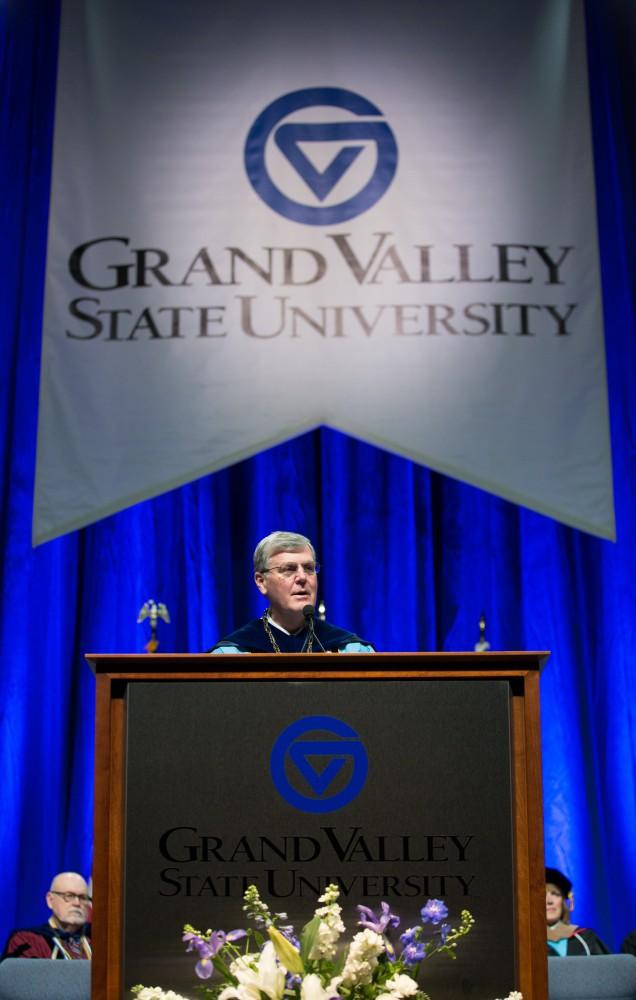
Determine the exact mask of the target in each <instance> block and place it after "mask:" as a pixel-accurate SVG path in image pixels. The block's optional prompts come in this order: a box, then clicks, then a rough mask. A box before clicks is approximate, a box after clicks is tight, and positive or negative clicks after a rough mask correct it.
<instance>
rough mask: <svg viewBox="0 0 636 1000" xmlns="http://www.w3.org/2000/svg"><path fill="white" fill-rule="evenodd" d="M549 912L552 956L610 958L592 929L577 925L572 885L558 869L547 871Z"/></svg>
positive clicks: (550, 953)
mask: <svg viewBox="0 0 636 1000" xmlns="http://www.w3.org/2000/svg"><path fill="white" fill-rule="evenodd" d="M545 909H546V917H547V921H548V955H551V956H553V957H554V956H555V955H561V956H568V955H609V954H610V951H609V948H607V947H606V946H605V945H604V944H603V942H602V941H601V939H600V938H599V937H598V935H597V934H595V933H594V931H592V930H590V929H589V927H579V926H578V925H577V924H573V923H572V920H571V913H572V910H573V909H574V899H573V896H572V883H571V882H570V880H569V878H566V876H565V875H563V873H562V872H560V871H559V870H558V868H546V870H545Z"/></svg>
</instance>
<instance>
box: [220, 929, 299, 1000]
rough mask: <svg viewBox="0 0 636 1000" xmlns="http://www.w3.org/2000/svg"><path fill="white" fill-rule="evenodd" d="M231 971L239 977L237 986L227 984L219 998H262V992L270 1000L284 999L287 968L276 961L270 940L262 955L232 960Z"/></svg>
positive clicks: (226, 999) (221, 999) (244, 999)
mask: <svg viewBox="0 0 636 1000" xmlns="http://www.w3.org/2000/svg"><path fill="white" fill-rule="evenodd" d="M230 968H231V971H232V974H233V975H234V976H236V978H237V979H238V985H237V986H226V987H225V989H224V990H221V992H220V993H219V998H218V1000H231V998H233V997H236V998H237V1000H261V993H264V994H265V995H266V996H268V997H269V1000H282V996H283V990H284V989H285V970H284V969H283V968H282V966H280V965H278V963H277V961H276V952H275V950H274V945H273V944H272V942H271V941H268V942H267V944H266V945H265V947H264V948H263V950H262V952H261V953H260V955H244V956H242V957H241V958H237V959H236V961H235V962H232V965H231V967H230Z"/></svg>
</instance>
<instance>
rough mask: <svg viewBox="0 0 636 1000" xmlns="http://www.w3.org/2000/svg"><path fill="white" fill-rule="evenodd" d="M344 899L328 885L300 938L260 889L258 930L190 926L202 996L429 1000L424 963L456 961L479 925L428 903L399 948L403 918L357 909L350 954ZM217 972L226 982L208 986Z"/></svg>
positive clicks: (251, 894)
mask: <svg viewBox="0 0 636 1000" xmlns="http://www.w3.org/2000/svg"><path fill="white" fill-rule="evenodd" d="M338 897H339V890H338V887H337V886H336V885H329V886H328V887H327V889H326V890H325V892H324V893H323V895H322V896H320V897H319V899H318V902H319V904H321V905H320V906H318V907H317V909H316V911H315V913H314V916H313V918H312V919H311V920H310V921H309V923H308V924H306V925H305V926H304V927H303V929H302V930H301V932H300V935H299V936H298V937H297V936H296V933H295V930H294V928H293V927H292V926H291V925H289V924H286V923H285V921H286V920H287V914H285V913H271V912H270V910H269V908H268V906H267V905H266V904H265V903H264V902H263V901H262V900H261V898H260V895H259V892H258V889H257V888H256V886H254V885H251V886H249V888H248V889H247V891H246V892H245V896H244V904H245V905H244V906H243V910H244V912H245V913H246V915H247V917H248V918H249V919H250V920H251V921H252V922H253V923H254V925H255V926H254V927H248V928H247V929H246V930H242V929H241V930H233V931H228V932H225V931H212V930H208V931H206V932H205V933H202V932H201V931H198V930H195V928H194V927H191V926H190V925H189V924H186V926H185V928H184V932H183V941H184V943H185V944H186V950H187V951H189V952H195V953H196V955H197V962H196V965H195V969H194V971H195V973H196V975H197V976H198V977H199V979H201V980H202V981H205V982H206V985H201V986H199V987H197V993H198V994H199V995H201V996H202V997H203V998H204V1000H430V997H429V996H428V994H426V993H424V992H423V990H422V989H421V987H420V985H419V983H418V975H419V972H420V965H421V963H422V962H423V961H424V960H425V959H429V958H431V957H432V956H433V955H435V954H445V955H447V956H448V957H449V958H455V957H456V955H455V952H456V949H457V945H458V944H459V942H460V940H461V939H462V938H463V937H465V935H466V934H468V933H469V932H470V930H471V928H472V926H473V924H474V920H473V917H472V916H471V915H470V913H469V912H468V910H462V912H461V919H460V923H459V925H458V926H457V927H455V928H454V927H452V926H451V924H450V923H447V922H446V918H447V917H448V909H447V907H446V905H445V904H444V903H443V902H442V901H441V900H439V899H429V900H428V902H427V903H426V904H425V906H423V907H422V909H421V911H420V916H421V923H420V924H418V925H417V926H415V927H409V928H407V929H406V930H405V931H404V932H403V933H402V934H401V935H400V937H399V944H397V945H394V944H393V943H392V941H391V939H390V937H389V933H390V931H392V930H395V929H397V927H398V926H399V924H400V918H399V917H398V916H397V915H396V914H395V913H392V912H391V910H390V907H389V904H388V903H385V902H383V903H382V904H381V906H380V911H379V913H375V912H374V911H373V910H371V909H369V907H367V906H358V907H357V909H358V913H359V915H360V919H359V920H358V925H359V926H360V927H361V928H362V929H361V930H360V931H358V932H357V933H356V934H354V935H353V938H352V940H351V943H350V944H349V946H348V947H345V948H344V949H343V948H339V944H340V937H341V935H342V934H343V933H344V930H345V926H344V924H343V922H342V910H341V907H340V905H339V903H338ZM239 942H240V944H239ZM214 972H216V973H217V974H218V977H219V981H218V982H216V983H215V984H214V985H212V984H210V985H207V981H208V980H210V979H211V978H212V976H213V973H214ZM132 992H133V994H135V996H136V998H137V1000H186V998H185V997H181V996H179V995H178V994H176V993H173V992H172V991H171V990H170V991H168V992H163V991H162V990H161V989H160V988H159V987H147V986H135V987H134V988H133V990H132ZM506 1000H522V996H521V993H516V992H514V993H510V994H509V996H508V997H507V998H506Z"/></svg>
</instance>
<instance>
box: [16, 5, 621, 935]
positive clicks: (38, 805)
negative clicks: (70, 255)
mask: <svg viewBox="0 0 636 1000" xmlns="http://www.w3.org/2000/svg"><path fill="white" fill-rule="evenodd" d="M586 13H587V19H588V37H589V62H590V79H591V103H592V116H593V129H594V143H595V159H596V171H597V182H598V184H597V186H598V212H599V231H600V240H601V256H602V273H603V286H604V299H605V306H604V308H605V321H606V334H607V336H606V341H607V362H608V377H609V386H610V405H611V425H612V440H613V450H614V472H615V488H616V508H617V510H616V513H617V523H618V542H617V543H616V544H612V543H609V542H603V541H600V540H598V539H594V538H591V537H589V536H587V535H584V534H582V533H580V532H577V531H574V530H572V529H568V528H565V527H563V526H561V525H559V524H556V523H554V522H552V521H551V520H549V519H547V518H544V517H541V516H539V515H536V514H533V513H530V512H528V511H526V510H522V509H519V508H517V507H515V506H514V505H512V504H509V503H506V502H504V501H501V500H498V499H496V498H493V497H491V496H489V495H487V494H485V493H483V492H481V491H479V490H477V489H474V488H471V487H468V486H464V485H462V484H460V483H458V482H455V481H453V480H451V479H448V478H445V477H442V476H439V475H436V474H431V473H430V472H428V471H427V470H426V469H423V468H421V467H418V466H416V465H413V464H412V463H410V462H408V461H406V460H404V459H401V458H397V457H395V456H392V455H388V454H386V453H383V452H381V451H379V450H377V449H375V448H372V447H370V446H368V445H365V444H362V443H360V442H358V441H355V440H352V439H350V438H348V437H345V436H344V435H341V434H339V433H337V432H334V431H330V430H325V429H323V430H317V431H315V432H312V433H310V434H306V435H303V436H302V437H300V438H298V439H296V440H294V441H291V442H289V443H287V444H284V445H280V446H278V447H276V448H274V449H272V450H270V451H268V452H266V453H264V454H261V455H259V456H257V457H256V458H253V459H251V460H249V461H246V462H243V463H241V464H239V465H236V466H234V467H233V468H231V469H228V470H226V471H223V472H219V473H216V474H215V475H213V476H210V477H207V478H205V479H202V480H200V481H198V482H196V483H193V484H192V485H190V486H187V487H184V488H182V489H179V490H177V491H174V492H173V493H170V494H167V495H165V496H163V497H160V498H158V499H156V500H153V501H150V502H146V503H142V504H139V505H137V506H136V507H134V508H131V509H129V510H127V511H125V512H123V513H122V514H119V515H117V516H114V517H111V518H108V519H106V520H104V521H102V522H101V523H99V524H96V525H94V526H92V527H90V528H87V529H85V530H83V531H80V532H77V533H75V534H72V535H69V536H67V537H65V538H62V539H59V540H57V541H54V542H50V543H48V544H46V545H44V546H42V547H40V548H38V549H37V550H33V549H32V547H31V540H30V529H31V508H32V491H33V477H34V453H35V440H36V411H37V398H38V380H39V364H40V324H41V314H42V290H43V276H44V261H45V246H46V228H47V211H48V191H49V182H50V167H51V144H52V132H53V111H54V98H55V95H54V91H55V64H56V45H57V35H58V28H59V9H58V6H57V4H56V3H54V2H53V0H23V2H5V3H4V4H3V5H1V6H0V59H1V61H0V67H1V69H0V72H1V74H2V82H1V100H2V107H1V112H0V142H1V151H0V171H1V176H2V201H1V206H0V211H1V212H2V227H1V233H2V239H1V241H0V296H1V298H0V307H1V308H0V338H1V343H2V367H1V371H2V393H1V395H0V421H1V426H0V441H1V443H2V470H1V474H2V483H1V494H0V496H1V500H0V503H1V507H0V517H1V525H0V531H1V538H2V559H1V562H0V573H1V574H2V588H1V600H2V609H1V614H0V776H1V788H2V791H1V793H0V795H1V799H0V801H1V806H0V859H1V861H2V864H1V865H0V893H1V895H0V898H2V901H3V906H2V908H1V910H0V938H2V939H4V937H5V936H6V934H7V933H8V931H9V929H10V927H11V926H14V925H17V924H21V923H26V922H32V921H35V920H39V919H42V918H44V916H45V915H46V909H45V907H44V903H43V895H44V891H45V889H46V888H47V884H48V880H49V878H50V876H51V874H52V873H54V872H56V871H59V870H62V869H68V868H70V869H74V870H79V871H82V872H84V873H89V872H90V869H91V848H92V844H91V836H92V834H91V827H92V773H93V725H94V705H93V701H94V686H93V679H92V676H91V674H90V671H89V670H88V668H87V667H86V665H85V663H84V659H83V656H84V653H86V652H110V651H142V650H143V646H144V644H145V642H146V641H147V638H148V635H147V632H146V631H145V629H144V627H142V626H139V625H137V624H136V616H137V612H138V610H139V608H140V607H141V605H142V604H143V602H144V601H145V600H147V599H148V598H150V597H153V598H155V599H157V600H162V601H164V602H165V603H166V604H167V605H168V607H169V609H170V612H171V615H172V621H171V624H170V625H165V626H162V627H161V632H160V640H161V650H162V651H165V652H169V651H172V650H178V651H198V650H202V649H206V648H208V647H209V646H210V645H211V644H212V643H213V642H214V641H215V640H216V638H218V637H219V636H221V635H222V634H224V633H225V632H227V631H229V630H230V629H232V628H233V627H235V626H236V625H238V624H240V623H241V622H243V621H244V620H245V619H247V618H248V617H250V616H252V615H254V614H255V613H257V612H259V611H260V610H261V604H260V599H259V598H258V594H257V593H256V590H255V588H254V587H253V584H252V583H251V579H250V574H251V551H252V549H253V546H254V544H255V542H256V541H257V540H258V539H259V538H260V537H261V536H262V535H264V534H266V533H267V532H269V531H270V530H273V529H274V528H277V527H286V528H291V529H295V530H299V531H301V532H303V533H306V534H308V535H310V536H311V537H312V538H313V539H315V541H316V544H317V548H318V551H319V555H320V559H321V562H322V563H323V565H324V573H323V574H322V576H321V586H322V595H323V597H324V599H325V601H326V604H327V611H328V615H329V617H330V618H331V620H333V621H335V622H337V623H340V624H343V625H347V626H349V627H351V628H353V629H354V630H356V631H357V632H359V633H360V634H361V635H362V636H364V637H365V638H367V639H369V640H370V641H372V642H373V643H374V644H375V645H376V646H377V647H378V648H379V649H382V650H420V649H421V650H456V649H471V648H472V647H473V645H474V643H475V641H476V640H477V638H478V628H477V623H478V619H479V617H480V614H481V613H482V612H485V614H486V617H487V621H488V639H489V640H490V642H491V645H492V647H493V648H495V649H506V648H508V649H550V650H552V656H551V658H550V660H549V662H548V665H547V667H546V668H545V671H544V674H543V679H542V723H543V751H544V803H545V834H546V858H547V862H548V863H549V864H553V865H557V866H558V867H560V868H562V869H564V870H565V871H566V872H567V873H568V874H569V875H570V876H571V877H572V879H573V880H574V883H575V889H576V899H577V909H576V912H575V916H576V917H577V919H578V921H579V922H583V923H585V924H588V925H590V926H593V927H595V928H596V929H597V931H598V932H599V933H600V934H601V936H602V937H603V938H604V939H605V940H606V941H607V943H608V944H609V945H610V946H611V947H617V946H618V944H619V943H620V940H621V939H622V937H623V936H624V935H625V934H626V933H627V932H628V931H630V930H632V929H633V927H632V924H633V923H636V918H635V917H634V912H633V909H632V904H631V900H632V898H633V896H634V892H635V890H636V879H635V875H636V852H635V851H634V848H633V834H634V830H636V801H635V796H636V774H635V762H636V753H635V741H636V724H635V722H636V719H635V713H636V707H635V706H636V679H635V678H636V671H635V670H634V666H633V663H634V657H635V654H636V634H635V633H636V608H635V601H636V591H635V589H634V582H633V581H634V579H635V577H636V544H635V542H636V539H635V537H634V535H635V530H636V529H635V525H634V521H633V518H632V512H633V510H634V507H635V500H636V478H635V474H636V463H635V458H634V456H635V440H634V438H635V435H634V414H635V413H636V409H635V407H634V404H633V402H632V396H631V392H632V388H633V385H634V367H635V362H636V342H635V339H634V334H635V332H636V326H635V323H634V292H635V290H636V260H635V254H636V248H635V246H634V242H633V239H632V240H631V242H630V236H631V234H632V233H633V232H634V229H635V226H634V223H635V221H636V213H635V206H634V188H633V180H632V178H633V176H634V168H635V166H636V150H635V148H634V141H635V137H636V129H635V128H634V122H633V120H632V114H633V112H632V109H633V108H634V107H635V106H636V81H635V78H634V74H635V69H634V58H633V53H634V52H635V51H636V6H634V5H633V4H629V3H624V2H623V0H588V2H587V3H586ZM458 750H459V737H458ZM96 889H97V891H99V887H96Z"/></svg>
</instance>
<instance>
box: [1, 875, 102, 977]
mask: <svg viewBox="0 0 636 1000" xmlns="http://www.w3.org/2000/svg"><path fill="white" fill-rule="evenodd" d="M90 902H91V900H90V896H89V895H88V887H87V885H86V882H85V881H84V879H83V878H82V876H81V875H76V874H75V872H62V873H61V874H60V875H56V876H55V878H54V879H53V881H52V882H51V888H50V889H49V891H48V892H47V894H46V904H47V906H48V907H49V909H50V910H51V911H52V913H51V916H50V917H49V919H48V922H47V923H46V924H41V925H40V926H38V927H28V928H25V929H24V930H17V931H13V933H12V934H10V935H9V940H8V941H7V944H6V947H5V949H4V953H3V955H2V958H3V959H4V958H59V959H77V958H90V957H91V927H90V924H89V923H87V917H88V912H89V907H90Z"/></svg>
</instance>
